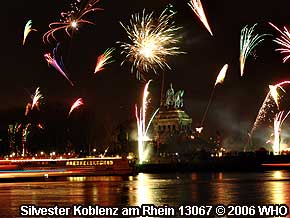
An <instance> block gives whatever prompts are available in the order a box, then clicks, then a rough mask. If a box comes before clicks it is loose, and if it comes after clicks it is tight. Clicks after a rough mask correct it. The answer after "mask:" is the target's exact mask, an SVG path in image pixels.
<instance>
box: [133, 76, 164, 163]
mask: <svg viewBox="0 0 290 218" xmlns="http://www.w3.org/2000/svg"><path fill="white" fill-rule="evenodd" d="M151 81H152V80H149V81H148V82H147V83H146V85H145V87H144V91H143V99H142V107H141V108H140V110H139V111H138V107H137V105H135V116H136V121H137V130H138V154H139V163H142V162H143V161H144V160H145V159H146V151H145V145H144V142H145V141H148V140H149V137H148V136H147V131H148V129H149V126H150V124H151V122H152V120H153V118H154V117H155V115H156V114H157V112H158V111H159V108H158V109H157V110H156V111H155V112H154V113H153V115H152V116H151V118H150V120H149V122H148V124H147V127H146V112H147V105H148V101H149V100H148V96H149V92H148V87H149V84H150V82H151Z"/></svg>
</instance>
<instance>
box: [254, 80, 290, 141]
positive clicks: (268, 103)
mask: <svg viewBox="0 0 290 218" xmlns="http://www.w3.org/2000/svg"><path fill="white" fill-rule="evenodd" d="M286 84H290V81H287V80H286V81H283V82H280V83H277V84H276V85H274V86H273V87H272V90H273V89H275V90H276V92H277V87H280V88H281V89H282V90H283V88H282V86H283V85H286ZM271 92H272V93H271ZM275 95H276V94H273V91H271V89H270V90H269V92H268V94H267V95H266V97H265V100H264V101H263V104H262V106H261V108H260V109H259V112H258V115H257V117H256V120H255V122H254V125H253V127H252V130H251V133H250V135H251V136H252V134H253V132H254V131H255V130H256V128H257V127H258V126H259V125H260V123H261V122H262V121H263V120H265V119H266V117H267V113H268V111H270V112H271V113H274V109H275V107H276V108H277V109H278V108H279V102H278V100H279V97H277V99H276V100H275ZM276 101H277V102H278V104H277V103H276ZM270 119H271V118H270Z"/></svg>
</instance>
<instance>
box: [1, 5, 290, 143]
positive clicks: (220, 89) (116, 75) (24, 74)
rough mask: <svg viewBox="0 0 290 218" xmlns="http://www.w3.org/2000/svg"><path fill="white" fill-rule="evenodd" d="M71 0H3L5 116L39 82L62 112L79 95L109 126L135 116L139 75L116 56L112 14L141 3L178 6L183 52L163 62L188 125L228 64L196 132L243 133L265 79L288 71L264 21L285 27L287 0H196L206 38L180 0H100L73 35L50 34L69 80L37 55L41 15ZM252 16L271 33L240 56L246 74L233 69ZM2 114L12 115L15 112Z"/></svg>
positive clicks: (45, 17) (121, 15) (137, 8)
mask: <svg viewBox="0 0 290 218" xmlns="http://www.w3.org/2000/svg"><path fill="white" fill-rule="evenodd" d="M69 3H70V1H68V0H61V1H60V0H49V1H48V0H42V1H35V0H26V1H5V2H2V12H1V14H0V16H1V36H0V37H1V42H2V44H1V48H2V49H1V50H2V52H1V60H2V61H1V63H2V64H1V75H2V76H1V86H0V99H1V102H2V104H1V105H0V109H1V111H2V113H3V114H5V116H4V115H2V116H0V117H1V119H4V120H5V122H7V116H6V115H7V111H13V110H15V108H20V109H21V110H23V114H24V111H25V106H26V104H27V103H28V102H30V101H31V99H30V94H32V93H33V92H34V91H35V89H36V88H37V87H38V86H39V87H40V89H41V92H42V94H43V95H44V100H43V101H42V104H43V105H54V107H58V106H59V107H60V108H62V109H63V110H64V111H65V110H67V111H68V110H69V108H70V105H71V104H72V102H74V101H75V100H76V99H77V98H79V97H82V98H83V99H84V101H85V105H84V107H83V108H82V109H80V110H79V111H78V112H75V116H80V115H76V114H77V113H86V111H95V113H96V117H97V118H96V120H98V122H100V123H108V122H110V125H112V126H117V125H118V124H120V123H123V122H126V121H127V120H134V104H135V103H136V102H139V101H140V97H141V92H142V89H143V87H144V84H145V83H144V81H138V80H137V79H136V77H135V74H131V73H130V69H131V66H130V64H124V65H122V66H120V64H121V62H122V61H123V60H124V56H122V55H121V54H120V51H121V50H120V48H119V45H118V44H116V42H117V41H123V42H129V41H128V38H127V36H126V33H125V31H124V29H123V28H122V27H121V25H120V24H119V22H120V21H121V22H122V23H125V24H127V23H128V22H129V19H130V17H131V14H134V13H137V12H142V10H143V9H144V8H145V9H146V11H147V12H151V11H155V12H154V13H155V15H156V16H157V15H159V14H160V13H161V12H162V11H163V9H164V8H165V7H166V5H168V4H169V3H170V4H172V5H173V6H174V8H175V10H176V11H177V14H176V16H175V18H176V25H178V26H182V27H183V28H182V30H180V31H179V34H180V35H181V37H182V38H181V42H180V44H179V46H180V47H181V50H182V51H185V52H187V54H182V55H178V56H172V57H169V58H168V63H169V65H170V66H171V68H172V69H171V70H165V71H164V74H165V87H166V88H168V86H169V83H171V82H172V83H173V87H174V88H175V90H179V89H184V90H185V95H184V106H185V110H186V112H187V113H188V114H189V115H190V116H191V117H192V119H193V127H195V126H196V125H198V123H199V122H200V120H201V118H202V114H203V112H204V110H205V107H206V104H207V102H208V99H209V96H210V93H211V91H212V88H213V86H214V83H215V80H216V77H217V75H218V73H219V70H220V69H221V68H222V66H223V65H224V64H226V63H227V64H229V70H228V72H227V77H226V79H225V82H224V84H223V85H221V86H220V85H218V86H217V87H216V89H215V93H214V98H213V102H212V105H211V107H210V109H209V113H208V116H207V119H206V121H205V130H204V131H205V132H204V134H208V135H210V134H214V133H215V132H216V131H217V130H219V131H220V132H221V134H222V135H223V136H224V138H229V137H230V138H233V139H236V140H237V141H239V142H245V140H246V135H247V131H248V130H249V129H251V127H252V125H253V123H254V121H255V118H256V115H257V113H258V110H259V108H260V107H261V104H262V102H263V100H264V98H265V95H266V93H267V92H268V85H269V84H275V83H277V82H280V81H282V80H287V79H290V61H289V62H288V63H285V64H283V63H282V58H283V56H282V55H281V54H279V52H277V51H275V48H277V47H278V45H277V44H275V43H274V42H272V39H273V37H277V36H279V35H278V33H277V32H276V31H275V30H274V29H273V28H272V27H271V26H270V25H269V24H268V22H269V21H271V22H272V23H274V24H275V25H277V26H278V27H282V26H284V25H285V26H287V27H290V14H289V8H290V1H289V0H277V1H273V2H272V1H262V0H243V1H238V0H235V1H230V0H219V1H213V0H211V1H208V0H202V4H203V7H204V10H205V13H206V15H207V18H208V22H209V25H210V26H211V29H212V31H213V34H214V36H213V37H212V36H211V35H210V34H209V33H208V32H207V30H206V29H205V27H204V26H203V24H202V23H201V22H200V21H199V19H198V18H197V16H196V15H195V14H194V13H193V12H192V11H191V9H190V7H189V6H188V5H187V1H185V0H176V1H170V0H161V1H157V0H138V1H134V0H124V1H112V0H101V1H100V2H99V6H100V7H101V8H103V9H104V11H97V12H96V13H91V14H89V15H88V16H87V17H86V18H87V19H88V20H90V21H92V22H94V23H95V25H82V26H81V27H80V28H79V31H78V32H75V33H74V34H73V36H72V37H71V38H70V37H68V36H67V35H66V34H65V33H64V32H63V31H62V32H59V33H58V34H56V36H57V39H58V40H59V42H60V43H61V53H62V56H63V60H64V65H65V68H66V72H67V74H68V75H69V76H70V78H71V79H72V80H73V81H74V83H75V86H74V87H72V86H70V84H69V83H68V82H67V81H66V80H65V79H64V77H62V76H61V75H60V74H59V73H58V72H57V71H56V70H55V69H54V68H52V67H50V66H48V65H47V63H46V61H45V59H44V58H43V55H44V54H45V53H47V52H51V51H52V49H53V48H54V47H55V45H56V42H53V43H51V44H44V43H43V42H42V35H43V34H44V33H45V32H46V31H47V30H48V24H49V23H51V22H54V21H57V20H58V19H59V18H60V13H61V12H62V11H66V10H67V9H68V7H69ZM29 19H31V20H32V22H33V28H35V29H37V32H31V33H30V34H29V35H28V37H27V39H26V44H25V45H24V46H22V37H23V29H24V26H25V24H26V22H27V21H28V20H29ZM255 23H258V26H257V28H256V31H257V33H259V34H262V33H269V34H272V35H273V36H269V37H267V39H266V40H265V41H264V42H263V43H261V44H260V45H259V46H258V47H257V48H256V49H255V54H256V57H255V58H254V57H253V56H249V57H248V59H247V61H246V66H245V73H244V76H243V77H240V72H239V40H240V30H241V29H242V28H243V27H244V26H245V25H253V24H255ZM110 47H115V48H116V50H115V53H114V59H115V60H116V61H115V62H114V63H111V64H109V65H108V66H106V68H105V70H104V71H102V72H101V73H100V74H97V75H94V74H93V71H94V68H95V61H96V58H97V56H98V55H100V54H101V53H102V52H103V51H104V50H105V49H107V48H110ZM158 72H159V73H160V75H154V73H153V72H150V73H149V74H148V76H149V78H152V79H153V80H154V81H153V83H152V84H151V86H150V92H151V103H150V108H151V109H152V110H154V109H155V108H157V107H158V104H159V103H158V102H159V98H160V88H161V77H162V76H161V75H162V70H159V69H158ZM285 89H286V90H287V87H285ZM12 114H13V113H11V116H12ZM13 116H14V115H13ZM8 119H11V122H12V121H15V119H16V118H15V117H11V118H8ZM4 120H3V121H2V123H3V122H4ZM0 122H1V120H0ZM9 122H10V121H9ZM60 122H61V121H60ZM286 122H287V121H286ZM286 122H285V123H286Z"/></svg>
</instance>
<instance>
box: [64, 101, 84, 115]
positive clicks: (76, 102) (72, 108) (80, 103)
mask: <svg viewBox="0 0 290 218" xmlns="http://www.w3.org/2000/svg"><path fill="white" fill-rule="evenodd" d="M83 104H84V102H83V99H82V98H79V99H78V100H76V101H75V102H74V103H73V105H72V106H71V108H70V111H69V113H68V116H70V114H71V113H72V112H73V110H75V109H76V108H78V107H80V106H81V105H83Z"/></svg>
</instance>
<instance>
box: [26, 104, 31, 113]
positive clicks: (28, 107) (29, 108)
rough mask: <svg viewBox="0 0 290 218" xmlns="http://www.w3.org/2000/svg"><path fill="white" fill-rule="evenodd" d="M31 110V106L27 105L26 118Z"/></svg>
mask: <svg viewBox="0 0 290 218" xmlns="http://www.w3.org/2000/svg"><path fill="white" fill-rule="evenodd" d="M30 110H31V104H30V103H27V105H26V107H25V116H27V114H28V113H29V111H30Z"/></svg>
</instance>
